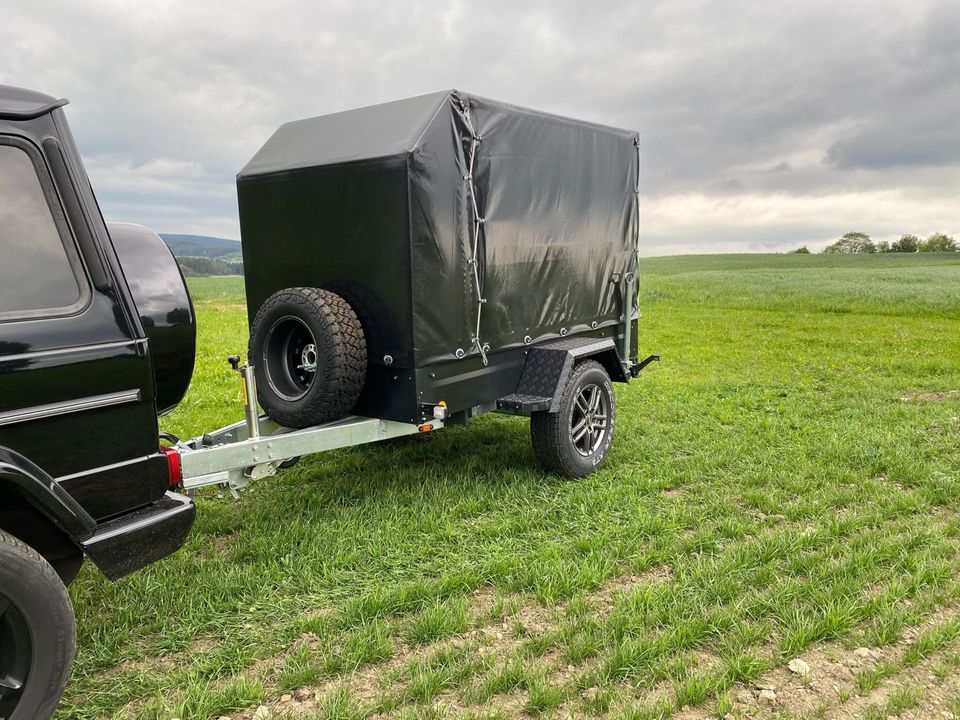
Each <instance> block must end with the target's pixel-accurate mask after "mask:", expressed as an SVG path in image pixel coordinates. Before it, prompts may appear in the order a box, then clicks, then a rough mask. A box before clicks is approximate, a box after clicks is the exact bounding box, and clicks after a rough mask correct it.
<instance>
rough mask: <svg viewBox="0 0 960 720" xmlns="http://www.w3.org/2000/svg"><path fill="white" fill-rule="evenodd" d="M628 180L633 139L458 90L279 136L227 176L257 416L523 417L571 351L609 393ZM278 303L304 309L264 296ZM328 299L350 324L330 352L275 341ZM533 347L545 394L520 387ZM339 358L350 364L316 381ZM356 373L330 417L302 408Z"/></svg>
mask: <svg viewBox="0 0 960 720" xmlns="http://www.w3.org/2000/svg"><path fill="white" fill-rule="evenodd" d="M639 165H640V156H639V138H638V135H637V133H635V132H633V131H629V130H620V129H616V128H612V127H606V126H602V125H598V124H594V123H589V122H582V121H578V120H571V119H569V118H563V117H558V116H556V115H550V114H546V113H542V112H536V111H533V110H528V109H524V108H519V107H516V106H513V105H508V104H504V103H500V102H495V101H492V100H487V99H484V98H479V97H476V96H473V95H468V94H466V93H462V92H459V91H445V92H438V93H434V94H430V95H423V96H420V97H415V98H410V99H407V100H400V101H396V102H390V103H385V104H382V105H375V106H372V107H366V108H361V109H357V110H348V111H346V112H340V113H335V114H332V115H325V116H322V117H315V118H309V119H306V120H298V121H295V122H290V123H287V124H285V125H283V126H281V127H280V128H279V129H278V130H277V131H276V132H275V133H274V134H273V136H272V137H271V138H270V139H269V140H268V141H267V142H266V143H265V144H264V146H263V147H262V148H261V149H260V150H259V152H257V153H256V155H254V157H253V158H252V159H251V160H250V162H249V163H247V165H246V166H245V167H244V168H243V169H242V170H241V171H240V173H239V175H238V176H237V192H238V198H239V206H240V224H241V235H242V241H243V255H244V268H245V276H246V279H245V282H246V292H247V306H248V312H249V317H250V321H251V353H250V357H251V361H252V362H254V363H255V364H256V366H257V367H258V375H257V380H258V385H259V393H260V399H261V404H263V405H264V408H265V409H266V410H267V411H268V413H270V415H271V417H274V418H275V419H278V420H279V421H280V422H284V421H286V422H287V423H288V424H291V425H296V426H303V425H306V424H312V423H315V422H318V421H322V420H324V419H329V418H327V417H326V416H325V415H324V414H323V413H324V412H325V413H327V414H328V415H331V416H332V415H336V414H337V413H341V414H342V413H343V412H344V410H348V411H353V412H355V413H358V414H362V415H367V416H371V417H379V418H386V419H390V420H397V421H403V422H408V423H409V422H422V421H424V419H426V418H429V417H433V414H432V413H434V412H435V410H434V409H435V408H436V407H443V408H444V410H443V411H441V414H444V415H445V416H448V417H449V418H451V419H466V418H467V417H469V416H470V415H471V414H476V413H477V412H479V411H481V410H483V409H489V408H492V407H494V404H495V403H497V402H498V401H499V407H498V409H500V410H502V411H507V412H516V413H521V414H536V413H538V412H547V411H550V410H551V409H552V408H551V405H552V401H553V400H554V397H553V395H556V394H557V393H558V392H559V390H558V389H557V388H556V387H550V385H551V383H560V381H561V380H562V379H563V378H561V377H560V376H559V375H558V374H557V373H560V372H563V367H562V366H563V365H564V364H565V363H566V364H567V365H570V366H571V367H572V365H573V364H575V362H576V360H577V358H579V357H580V356H581V355H578V354H577V353H578V352H580V351H581V350H582V349H583V348H586V349H585V350H582V353H581V354H582V355H583V357H586V356H591V357H593V358H594V359H595V361H597V362H598V363H600V364H601V365H602V366H603V367H604V368H605V370H606V372H607V374H608V375H609V376H611V377H612V378H613V379H614V380H621V381H625V380H626V379H627V376H628V375H629V373H630V371H631V369H634V370H635V369H636V366H637V363H636V319H637V317H638V314H639V313H638V308H637V303H636V277H637V243H638V231H639V204H638V189H637V186H638V176H639ZM290 288H300V289H308V290H310V291H311V292H312V293H313V294H312V295H310V294H309V293H307V294H306V295H304V296H303V297H293V296H291V295H289V294H288V295H285V296H284V297H283V298H280V299H279V300H278V299H277V298H275V297H274V298H273V300H271V298H272V297H273V296H275V295H276V294H277V293H283V292H285V291H287V290H288V289H290ZM330 298H334V300H330ZM341 299H342V301H345V304H346V305H348V306H349V311H352V313H353V314H355V315H356V317H357V319H358V320H359V325H360V328H359V332H354V329H351V328H348V329H347V331H346V332H345V334H344V333H341V339H342V340H343V342H340V343H338V342H334V343H333V344H331V343H330V342H321V341H320V340H319V339H318V338H317V337H316V333H315V332H312V330H313V328H306V332H304V331H303V328H300V327H298V326H297V324H296V323H294V325H293V326H291V327H290V328H287V329H284V328H283V327H281V326H282V322H281V321H282V320H283V317H284V313H293V314H294V315H296V314H297V312H296V310H297V308H298V307H300V306H301V305H306V306H312V305H314V304H316V303H317V302H320V303H321V304H323V303H327V304H329V302H328V300H329V301H330V302H333V303H334V305H336V307H333V309H332V310H330V313H332V315H331V317H333V318H334V320H333V321H331V322H333V323H334V324H336V322H337V318H339V317H340V314H341V310H340V309H339V307H340V306H339V303H340V301H341ZM275 305H276V306H277V307H274V306H275ZM343 312H348V311H347V310H344V311H343ZM344 317H346V316H344ZM277 323H280V324H279V325H278V324H277ZM349 324H350V322H349V321H348V320H344V321H342V322H340V325H341V326H346V325H349ZM268 326H269V327H268ZM271 328H273V330H271ZM271 332H272V333H273V335H271V334H270V333H271ZM357 335H359V336H360V338H359V339H360V341H362V343H363V344H364V345H365V352H364V353H363V354H362V355H361V354H360V353H358V352H353V350H355V349H356V348H352V347H351V346H353V345H356V344H357V343H356V342H355V340H356V338H355V336H357ZM558 341H559V344H558ZM321 346H322V347H321ZM565 348H566V349H565ZM535 350H542V352H540V356H541V357H540V360H539V361H538V362H541V363H542V362H544V358H546V357H548V356H549V354H550V351H551V350H552V351H554V354H555V355H556V360H555V362H554V363H553V364H555V365H556V364H559V365H558V368H559V369H558V370H556V371H551V372H553V374H554V375H556V377H552V378H551V377H548V379H547V381H546V385H545V386H544V387H540V386H537V385H534V384H531V383H532V382H533V380H532V379H531V378H532V376H533V374H535V373H534V370H533V369H531V368H530V367H529V364H530V363H529V361H530V359H531V353H532V352H533V351H535ZM337 353H340V354H345V355H346V356H349V357H350V358H351V359H350V361H349V362H347V363H346V364H345V365H344V367H339V366H336V367H331V366H329V363H328V365H327V366H325V365H324V362H325V361H324V355H326V356H328V357H329V356H331V355H335V354H337ZM567 360H570V362H567ZM284 363H286V365H285V366H284ZM361 364H362V365H363V366H364V367H363V368H362V376H363V377H362V379H361V380H360V381H359V382H354V383H346V385H344V386H343V387H340V386H336V387H335V388H334V389H333V390H330V389H328V391H327V392H326V394H325V397H326V399H327V400H328V401H329V400H330V399H331V398H333V401H331V402H330V403H328V405H330V407H327V408H326V410H323V411H322V412H321V413H320V414H317V413H311V412H307V413H301V412H300V407H301V406H302V405H304V398H303V397H302V396H301V395H300V393H301V392H313V391H311V390H310V385H311V384H312V383H314V382H315V380H316V378H317V377H319V376H320V375H321V374H324V373H326V375H327V376H332V377H333V378H334V385H336V383H337V382H339V380H338V378H341V376H352V375H354V374H355V366H358V365H361ZM334 365H336V363H334ZM271 367H273V368H274V369H273V371H272V372H271ZM525 368H527V371H528V372H527V376H528V377H526V378H524V377H523V376H524V370H525ZM568 370H569V368H568ZM541 374H543V373H541ZM547 375H548V376H549V375H550V373H549V372H548V373H547ZM521 380H523V382H521ZM341 384H342V383H341ZM542 384H543V383H541V385H542ZM358 386H359V387H358ZM550 393H552V394H553V395H551V394H550ZM321 394H322V393H321ZM347 403H349V404H350V407H345V405H346V404H347ZM315 404H319V405H323V399H322V398H321V399H320V400H318V401H317V403H315ZM334 408H335V409H334ZM553 411H554V412H555V409H553Z"/></svg>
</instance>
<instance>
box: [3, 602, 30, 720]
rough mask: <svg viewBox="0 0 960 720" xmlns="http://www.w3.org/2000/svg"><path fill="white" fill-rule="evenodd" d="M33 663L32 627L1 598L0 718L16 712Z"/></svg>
mask: <svg viewBox="0 0 960 720" xmlns="http://www.w3.org/2000/svg"><path fill="white" fill-rule="evenodd" d="M32 662H33V643H32V642H31V639H30V626H29V625H27V620H26V618H25V617H24V616H23V613H21V612H20V610H18V609H17V607H16V606H15V605H14V604H13V603H12V602H10V600H8V599H7V598H6V597H4V596H3V595H0V718H8V717H10V716H11V715H13V711H14V710H16V708H17V703H18V702H19V701H20V696H21V695H22V693H23V688H24V687H25V686H26V684H27V676H28V675H29V674H30V664H31V663H32Z"/></svg>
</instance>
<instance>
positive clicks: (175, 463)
mask: <svg viewBox="0 0 960 720" xmlns="http://www.w3.org/2000/svg"><path fill="white" fill-rule="evenodd" d="M160 450H161V451H162V452H163V453H164V454H165V455H166V456H167V472H168V474H169V481H170V487H176V486H177V485H179V484H180V480H181V477H180V453H179V452H177V449H176V448H172V447H161V448H160Z"/></svg>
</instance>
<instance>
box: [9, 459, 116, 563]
mask: <svg viewBox="0 0 960 720" xmlns="http://www.w3.org/2000/svg"><path fill="white" fill-rule="evenodd" d="M4 490H5V491H7V492H9V493H11V494H13V495H14V496H16V497H19V498H21V499H22V500H23V501H24V502H25V503H27V504H28V505H30V506H31V507H32V508H33V509H35V510H36V511H37V512H39V513H40V514H41V515H42V516H44V517H45V518H47V519H48V520H50V522H51V523H53V525H54V526H56V527H57V528H58V529H59V530H60V531H61V532H63V533H64V534H65V535H66V536H67V537H68V538H70V539H71V540H72V541H74V542H75V543H77V544H78V545H79V544H80V543H83V542H84V541H85V540H88V539H89V538H90V537H92V536H93V533H94V530H95V529H96V527H97V524H96V522H95V521H94V519H93V518H92V517H90V514H89V513H87V511H86V510H84V509H83V508H82V507H81V506H80V504H79V503H78V502H77V501H76V500H74V499H73V497H72V496H71V495H70V493H68V492H67V491H66V490H64V489H63V488H62V487H60V485H58V484H57V481H56V480H54V479H53V478H52V477H50V475H48V474H47V473H46V472H44V471H43V469H42V468H40V467H39V466H38V465H37V464H36V463H33V462H31V461H30V460H28V459H27V458H25V457H24V456H23V455H21V454H20V453H18V452H15V451H13V450H10V449H9V448H5V447H2V446H0V491H4Z"/></svg>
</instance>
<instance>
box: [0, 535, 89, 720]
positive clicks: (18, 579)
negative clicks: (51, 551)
mask: <svg viewBox="0 0 960 720" xmlns="http://www.w3.org/2000/svg"><path fill="white" fill-rule="evenodd" d="M75 647H76V631H75V625H74V618H73V608H72V606H71V605H70V598H69V597H68V596H67V589H66V588H65V587H64V585H63V583H62V582H61V581H60V577H59V576H58V575H57V573H56V571H55V570H54V569H53V568H52V567H51V566H50V564H49V563H48V562H47V561H46V560H44V559H43V558H42V557H41V556H40V555H39V554H38V553H37V552H35V551H34V550H33V548H31V547H30V546H28V545H26V544H25V543H22V542H20V541H19V540H17V539H16V538H15V537H13V536H12V535H8V534H7V533H5V532H3V531H2V530H0V718H7V719H8V720H36V719H38V718H39V719H40V720H46V719H47V718H49V717H50V716H51V715H52V714H53V711H54V709H55V708H56V706H57V703H58V702H59V701H60V695H61V694H62V693H63V688H64V686H65V685H66V684H67V676H68V675H69V674H70V667H71V665H72V664H73V653H74V649H75Z"/></svg>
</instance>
